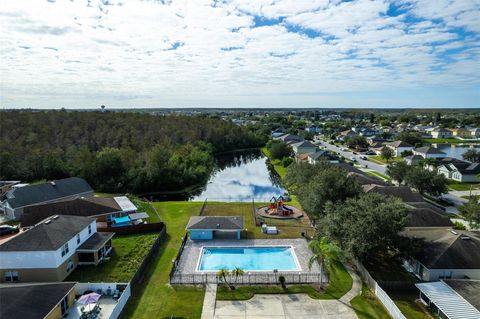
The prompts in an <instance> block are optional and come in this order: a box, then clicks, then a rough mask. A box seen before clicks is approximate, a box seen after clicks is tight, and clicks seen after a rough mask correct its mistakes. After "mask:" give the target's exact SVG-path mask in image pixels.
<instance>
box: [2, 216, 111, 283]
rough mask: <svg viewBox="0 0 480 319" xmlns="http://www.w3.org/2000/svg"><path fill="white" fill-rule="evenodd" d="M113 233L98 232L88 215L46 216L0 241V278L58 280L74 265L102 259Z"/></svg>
mask: <svg viewBox="0 0 480 319" xmlns="http://www.w3.org/2000/svg"><path fill="white" fill-rule="evenodd" d="M113 236H114V233H107V232H102V233H98V232H97V226H96V220H95V218H92V217H83V216H66V215H55V216H52V217H49V218H47V219H45V220H43V221H41V222H40V223H38V224H36V225H34V226H33V227H31V228H29V229H27V230H24V231H21V232H20V233H18V234H17V235H16V236H13V237H11V238H10V239H8V240H7V241H5V242H4V243H2V244H1V245H0V260H1V262H0V282H15V281H23V282H26V281H31V282H38V281H44V282H46V281H62V280H64V279H65V278H66V277H67V276H68V275H69V274H70V273H71V272H72V271H73V270H74V269H75V268H76V267H77V266H78V265H98V264H99V263H101V262H103V261H104V260H106V259H107V257H108V256H109V254H110V253H111V251H112V237H113Z"/></svg>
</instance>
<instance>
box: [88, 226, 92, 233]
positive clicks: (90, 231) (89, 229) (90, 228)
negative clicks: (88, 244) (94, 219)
mask: <svg viewBox="0 0 480 319" xmlns="http://www.w3.org/2000/svg"><path fill="white" fill-rule="evenodd" d="M88 233H89V234H91V233H92V225H88Z"/></svg>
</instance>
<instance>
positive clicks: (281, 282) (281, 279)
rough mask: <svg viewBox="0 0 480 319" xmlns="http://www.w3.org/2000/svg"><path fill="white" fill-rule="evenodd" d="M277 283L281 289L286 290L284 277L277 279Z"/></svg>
mask: <svg viewBox="0 0 480 319" xmlns="http://www.w3.org/2000/svg"><path fill="white" fill-rule="evenodd" d="M278 282H279V283H280V285H282V288H286V287H287V286H286V285H285V277H284V276H280V277H278Z"/></svg>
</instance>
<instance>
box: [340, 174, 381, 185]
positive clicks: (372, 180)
mask: <svg viewBox="0 0 480 319" xmlns="http://www.w3.org/2000/svg"><path fill="white" fill-rule="evenodd" d="M348 176H353V177H355V178H356V180H357V181H358V183H359V184H360V185H373V184H375V185H380V186H389V185H390V184H388V183H387V182H384V181H383V180H382V179H380V178H378V177H375V176H368V175H365V174H360V173H355V172H349V173H348Z"/></svg>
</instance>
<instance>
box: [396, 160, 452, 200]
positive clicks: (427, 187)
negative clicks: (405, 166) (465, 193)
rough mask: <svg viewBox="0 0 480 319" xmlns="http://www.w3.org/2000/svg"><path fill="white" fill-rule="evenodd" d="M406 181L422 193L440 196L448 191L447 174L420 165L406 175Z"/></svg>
mask: <svg viewBox="0 0 480 319" xmlns="http://www.w3.org/2000/svg"><path fill="white" fill-rule="evenodd" d="M405 183H406V184H407V185H408V186H410V187H413V188H415V189H416V190H417V191H418V192H420V194H429V195H432V196H440V195H442V194H445V193H447V192H448V181H447V179H446V178H445V176H443V175H440V174H438V173H436V172H432V171H429V170H426V169H424V168H422V167H420V166H416V167H412V168H411V169H410V170H409V171H408V172H407V175H406V176H405Z"/></svg>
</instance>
